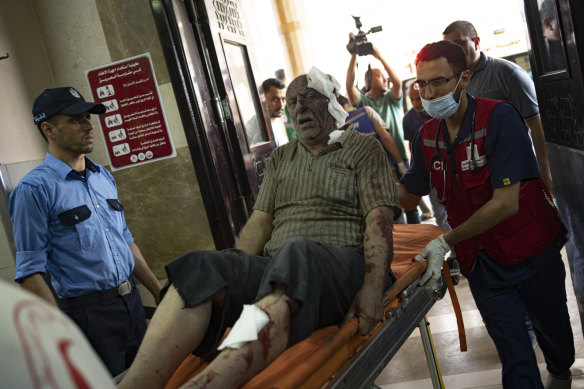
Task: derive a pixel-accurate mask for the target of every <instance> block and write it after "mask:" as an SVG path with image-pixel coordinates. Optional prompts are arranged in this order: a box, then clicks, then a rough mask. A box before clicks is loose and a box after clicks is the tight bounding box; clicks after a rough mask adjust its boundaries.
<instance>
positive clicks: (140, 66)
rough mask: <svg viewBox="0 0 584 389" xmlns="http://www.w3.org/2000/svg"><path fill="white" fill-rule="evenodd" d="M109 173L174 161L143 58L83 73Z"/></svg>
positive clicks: (151, 77)
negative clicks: (99, 111)
mask: <svg viewBox="0 0 584 389" xmlns="http://www.w3.org/2000/svg"><path fill="white" fill-rule="evenodd" d="M87 80H88V81H89V86H90V88H91V93H92V95H93V99H94V101H96V102H99V103H102V104H103V105H105V107H106V109H107V111H106V113H105V114H103V115H99V123H100V125H101V130H102V133H103V137H104V140H105V143H106V147H107V152H108V156H109V160H110V163H111V167H112V169H113V170H116V169H121V168H124V167H129V166H132V165H137V164H141V163H146V162H151V161H153V160H157V159H161V158H168V157H174V156H175V155H176V153H175V150H174V145H173V143H172V139H171V137H170V133H169V131H168V126H167V122H166V117H165V115H164V110H163V107H162V102H161V101H160V95H159V93H158V85H157V83H156V79H155V77H154V73H153V71H152V64H151V61H150V56H149V55H148V54H143V55H140V56H137V57H133V58H129V59H127V60H123V61H119V62H116V63H113V64H109V65H105V66H101V67H99V68H95V69H91V70H89V71H87Z"/></svg>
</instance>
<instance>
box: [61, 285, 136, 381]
mask: <svg viewBox="0 0 584 389" xmlns="http://www.w3.org/2000/svg"><path fill="white" fill-rule="evenodd" d="M63 311H64V312H65V313H66V314H67V315H69V317H71V319H73V321H74V322H75V323H77V325H78V326H79V328H80V329H81V330H82V331H83V333H84V334H85V336H86V337H87V339H88V340H89V342H90V343H91V345H92V346H93V349H94V350H95V351H96V352H97V354H98V355H99V356H100V358H101V359H102V361H103V362H104V364H105V365H106V367H107V368H108V370H109V371H110V373H111V374H112V376H114V377H115V376H116V375H118V374H120V373H122V372H123V371H124V370H126V369H127V368H128V367H130V364H131V363H132V361H133V360H134V357H135V356H136V353H137V352H138V347H140V343H141V342H142V338H143V337H144V333H145V332H146V318H145V316H144V307H143V306H142V300H141V299H140V294H139V293H138V289H136V288H135V287H134V289H133V290H132V292H131V293H129V294H127V295H126V296H123V297H121V296H114V297H112V298H109V299H106V300H102V301H98V302H94V303H91V304H87V305H83V306H79V307H74V308H63Z"/></svg>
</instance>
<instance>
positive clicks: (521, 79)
mask: <svg viewBox="0 0 584 389" xmlns="http://www.w3.org/2000/svg"><path fill="white" fill-rule="evenodd" d="M442 35H443V37H444V39H445V40H448V41H451V42H454V43H456V44H457V45H459V46H460V47H461V48H462V50H463V51H464V54H465V55H466V62H467V64H468V68H469V70H470V71H471V79H470V84H469V85H468V87H467V88H466V91H467V92H468V93H470V94H471V95H472V96H474V97H483V98H487V99H495V100H504V101H508V102H510V103H512V104H513V105H514V106H515V107H516V108H517V109H518V110H519V113H520V114H521V116H522V117H523V119H524V120H525V122H526V123H527V126H528V127H529V129H530V132H531V138H532V140H533V145H534V148H535V155H536V157H537V163H538V165H539V170H540V172H541V178H542V179H543V181H544V183H545V185H546V187H547V189H548V190H549V191H550V193H551V195H552V196H553V197H555V191H554V186H553V183H552V175H551V172H550V167H549V162H548V155H547V149H546V145H545V137H544V132H543V126H542V124H541V118H540V116H539V107H538V105H537V96H536V94H535V86H534V85H533V81H532V80H531V78H530V77H529V75H528V74H527V72H525V71H524V70H523V69H522V68H521V67H520V66H518V65H517V64H515V63H513V62H510V61H507V60H504V59H500V58H491V57H488V56H487V55H486V54H485V53H483V52H481V51H480V47H479V45H480V42H481V38H480V37H479V36H478V34H477V32H476V30H475V28H474V26H473V25H472V24H471V23H470V22H467V21H463V20H458V21H455V22H452V23H451V24H450V25H448V27H446V29H445V30H444V32H443V33H442Z"/></svg>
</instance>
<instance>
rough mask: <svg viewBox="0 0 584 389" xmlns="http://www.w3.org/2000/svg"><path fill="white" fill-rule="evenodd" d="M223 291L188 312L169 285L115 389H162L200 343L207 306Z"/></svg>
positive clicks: (217, 298)
mask: <svg viewBox="0 0 584 389" xmlns="http://www.w3.org/2000/svg"><path fill="white" fill-rule="evenodd" d="M223 296H224V290H221V291H220V292H218V293H216V294H215V295H214V296H212V297H210V298H209V299H207V300H205V301H203V302H202V303H201V304H199V305H197V306H196V307H192V308H185V302H184V300H183V299H182V297H181V296H180V295H179V294H178V292H177V290H176V288H175V287H174V285H172V284H171V285H170V287H169V288H168V291H167V293H166V295H165V296H164V299H163V300H162V302H161V303H160V305H159V306H158V308H157V309H156V312H155V313H154V316H153V317H152V320H151V321H150V324H149V326H148V329H147V331H146V335H145V336H144V340H143V341H142V344H141V345H140V349H139V350H138V354H137V355H136V358H135V359H134V362H133V363H132V366H130V368H129V369H128V372H127V374H126V375H125V376H124V378H123V379H122V382H121V383H120V384H119V386H118V387H119V388H124V389H125V388H140V389H148V388H163V387H164V385H166V383H167V381H168V380H169V379H170V377H171V376H172V374H173V373H174V371H175V370H176V369H177V367H178V366H179V365H180V364H181V363H182V361H183V360H184V359H185V358H186V356H187V355H188V354H189V353H191V352H193V350H195V349H196V348H197V346H198V345H199V344H200V343H201V340H202V339H203V336H204V335H205V332H206V331H207V327H208V326H209V321H210V319H211V304H212V303H213V304H215V303H216V300H217V301H220V302H222V301H223Z"/></svg>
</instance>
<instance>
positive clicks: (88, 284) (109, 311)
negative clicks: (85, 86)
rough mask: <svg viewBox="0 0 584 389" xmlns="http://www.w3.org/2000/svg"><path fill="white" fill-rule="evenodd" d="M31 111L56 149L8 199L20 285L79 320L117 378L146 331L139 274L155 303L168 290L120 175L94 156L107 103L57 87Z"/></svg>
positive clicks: (38, 98)
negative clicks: (148, 256)
mask: <svg viewBox="0 0 584 389" xmlns="http://www.w3.org/2000/svg"><path fill="white" fill-rule="evenodd" d="M32 113H33V116H34V122H35V124H36V125H37V127H38V129H39V131H40V132H41V134H42V135H43V137H44V138H45V139H46V140H47V142H48V152H47V155H46V158H45V161H44V162H43V163H42V164H41V165H39V166H38V167H36V168H35V169H33V170H32V171H31V172H29V173H28V174H27V175H26V176H24V178H22V180H20V182H19V183H18V184H17V185H16V187H15V188H14V191H13V192H12V193H11V195H10V200H9V208H10V218H11V220H12V224H13V229H14V241H15V243H16V249H17V252H16V277H15V281H16V282H19V283H20V284H21V285H22V287H23V288H24V289H27V290H29V291H30V292H33V293H35V294H37V295H39V296H40V297H42V298H44V299H45V300H47V301H48V302H49V303H51V304H53V305H58V306H59V307H60V308H61V309H62V310H63V311H64V312H65V313H66V314H67V315H68V316H69V317H71V319H73V321H75V323H77V325H78V326H79V328H80V329H81V330H82V331H83V332H84V333H85V335H86V336H87V338H88V340H89V341H90V343H91V345H92V346H93V348H94V349H95V351H96V352H97V354H98V355H99V356H100V357H101V359H102V360H103V362H104V363H105V365H106V366H107V368H108V369H109V371H110V373H111V374H112V375H114V376H115V375H117V374H120V373H121V372H123V371H124V370H125V369H126V368H127V367H128V366H130V364H131V362H132V360H133V359H134V356H135V355H136V352H137V351H138V347H139V346H140V342H141V341H142V337H143V336H144V332H145V330H146V319H145V316H144V308H143V306H142V302H141V299H140V295H139V293H138V290H137V289H136V282H135V280H134V276H136V278H138V280H140V281H141V282H142V283H143V284H144V285H145V286H146V287H147V288H148V290H149V291H150V292H151V293H152V295H153V296H154V298H155V299H156V301H157V302H158V298H159V293H160V290H161V288H162V287H161V285H160V283H159V282H158V280H157V279H156V276H155V275H154V274H153V273H152V271H151V270H150V268H149V267H148V264H147V263H146V261H145V260H144V257H143V256H142V253H141V252H140V249H139V248H138V246H137V245H136V243H135V242H134V239H133V237H132V234H131V232H130V230H129V229H128V227H127V226H126V220H125V218H124V207H123V206H122V204H121V203H120V201H119V200H118V192H117V189H116V183H115V181H114V178H113V177H112V175H111V174H110V173H109V172H108V171H107V170H106V169H105V168H104V167H103V166H100V165H98V164H96V163H95V162H93V161H92V160H90V159H89V158H88V157H87V156H86V154H88V153H91V152H92V151H93V139H94V138H93V124H92V123H91V120H90V118H91V114H103V113H105V107H104V106H103V104H98V103H93V102H86V101H85V100H84V99H83V97H82V96H81V94H80V93H79V92H78V91H77V90H76V89H75V88H72V87H63V88H54V89H47V90H45V91H44V92H43V93H41V94H40V95H39V96H38V97H37V98H36V100H35V102H34V105H33V109H32ZM47 273H50V280H51V285H52V287H53V290H54V292H55V294H56V299H55V297H54V295H53V293H52V291H51V288H50V287H49V285H48V284H47V281H46V280H45V275H46V274H47Z"/></svg>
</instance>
